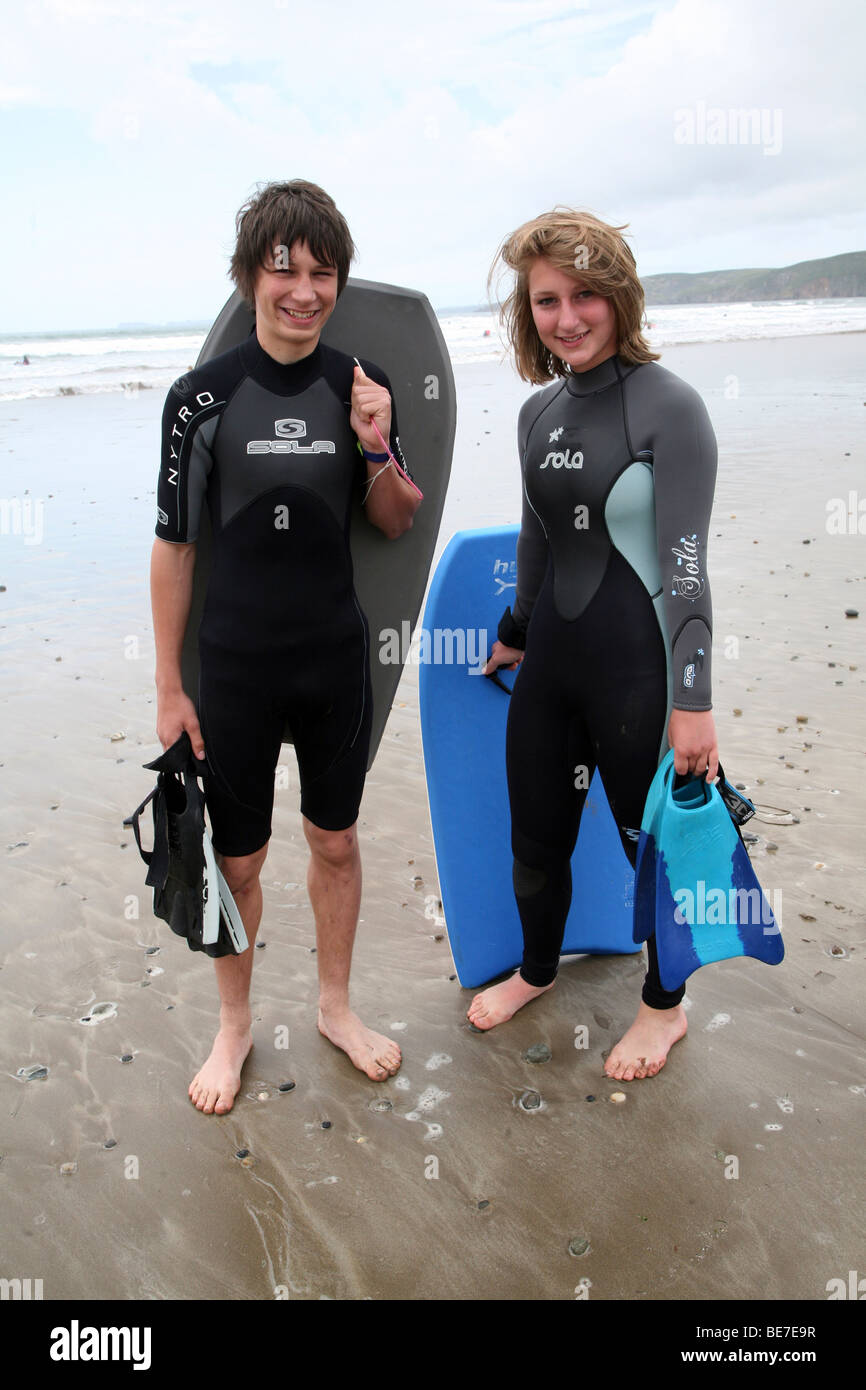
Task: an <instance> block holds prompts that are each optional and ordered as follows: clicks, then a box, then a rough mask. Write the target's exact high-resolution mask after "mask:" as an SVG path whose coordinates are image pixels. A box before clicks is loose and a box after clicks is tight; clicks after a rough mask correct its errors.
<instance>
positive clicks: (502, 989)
mask: <svg viewBox="0 0 866 1390" xmlns="http://www.w3.org/2000/svg"><path fill="white" fill-rule="evenodd" d="M553 985H554V981H551V982H550V984H549V985H528V984H527V983H526V981H525V980H524V978H523V976H522V975H521V974H520V971H519V970H518V971H516V972H515V973H514V974H513V975H512V976H511V978H510V979H509V980H503V981H502V983H501V984H498V985H491V986H490V988H489V989H485V990H482V991H481V993H480V994H476V996H475V998H474V999H473V1000H472V1003H471V1004H470V1005H469V1011H468V1013H467V1015H466V1017H467V1018H468V1019H469V1022H470V1023H473V1024H474V1025H475V1027H476V1028H495V1027H496V1025H497V1023H506V1022H507V1021H508V1019H509V1018H513V1017H514V1015H515V1014H516V1013H517V1010H518V1009H522V1008H523V1005H524V1004H528V1003H529V1001H530V1000H531V999H537V998H538V996H539V994H545V993H546V992H547V990H549V989H553Z"/></svg>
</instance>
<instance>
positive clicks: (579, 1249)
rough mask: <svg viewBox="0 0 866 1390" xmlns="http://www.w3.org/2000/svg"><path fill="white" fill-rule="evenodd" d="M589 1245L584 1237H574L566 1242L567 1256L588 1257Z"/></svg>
mask: <svg viewBox="0 0 866 1390" xmlns="http://www.w3.org/2000/svg"><path fill="white" fill-rule="evenodd" d="M589 1251H590V1244H589V1241H588V1240H587V1238H586V1236H575V1237H574V1238H573V1239H572V1240H570V1241H569V1242H568V1253H569V1255H588V1254H589Z"/></svg>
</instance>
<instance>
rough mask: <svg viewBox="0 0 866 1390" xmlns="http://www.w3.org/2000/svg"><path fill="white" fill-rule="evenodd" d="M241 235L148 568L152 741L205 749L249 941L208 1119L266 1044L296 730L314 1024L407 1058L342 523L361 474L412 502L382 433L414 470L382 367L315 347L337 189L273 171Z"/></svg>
mask: <svg viewBox="0 0 866 1390" xmlns="http://www.w3.org/2000/svg"><path fill="white" fill-rule="evenodd" d="M237 231H238V236H237V245H236V247H235V252H234V255H233V257H232V262H231V274H232V278H233V280H234V282H235V284H236V285H237V287H238V289H239V290H240V292H241V293H242V294H243V296H244V298H245V299H246V300H247V302H248V303H249V304H250V305H251V307H254V309H255V316H256V324H255V332H254V333H253V334H251V335H250V337H249V338H248V339H247V340H246V342H244V343H243V344H242V345H241V346H239V347H236V348H232V349H231V350H230V351H229V352H226V353H224V354H222V355H221V356H219V357H216V358H214V359H213V360H212V361H210V362H208V363H207V364H205V365H204V366H202V367H199V368H196V369H195V370H194V371H192V372H190V373H189V374H188V375H187V376H185V377H182V378H181V379H180V380H179V381H177V382H175V384H174V386H173V387H172V388H171V391H170V392H169V395H168V399H167V401H166V406H165V412H164V416H163V453H162V467H161V470H160V477H159V490H158V503H159V508H158V516H159V519H158V523H157V527H156V536H157V539H156V541H155V543H154V548H153V557H152V564H151V595H152V603H153V621H154V633H155V638H156V687H157V702H158V712H157V734H158V737H159V739H160V742H161V743H162V745H163V747H168V746H170V745H171V744H172V743H174V742H175V741H176V739H178V738H179V737H180V735H181V733H182V732H183V730H186V731H187V733H188V734H189V736H190V740H191V742H192V746H193V751H194V753H195V754H196V756H198V757H204V756H205V755H206V756H207V760H208V766H209V773H208V777H207V781H206V794H207V805H208V813H209V816H210V821H211V829H212V835H213V844H214V849H215V851H216V852H217V856H218V860H219V863H220V866H221V868H222V872H223V874H224V876H225V879H226V881H227V883H228V886H229V888H230V889H231V891H232V894H233V895H234V898H235V902H236V903H237V906H238V908H239V910H240V914H241V917H242V919H243V923H244V928H245V930H246V934H247V940H248V942H249V946H248V948H247V950H245V951H244V952H243V953H242V954H240V955H230V956H223V957H220V958H218V959H216V960H215V962H214V964H215V966H216V974H217V985H218V989H219V995H220V1027H219V1032H218V1033H217V1036H216V1040H215V1042H214V1045H213V1048H212V1050H211V1053H210V1056H209V1057H208V1059H207V1061H206V1062H205V1064H204V1066H203V1067H202V1068H201V1070H200V1071H199V1072H198V1074H197V1075H196V1076H195V1077H194V1079H193V1081H192V1083H191V1084H190V1087H189V1094H190V1098H191V1100H192V1101H193V1103H194V1104H195V1105H196V1106H197V1107H198V1109H199V1110H201V1111H203V1112H205V1113H206V1114H211V1113H214V1112H215V1113H217V1114H225V1113H226V1111H228V1110H230V1109H231V1108H232V1105H233V1103H234V1098H235V1096H236V1095H237V1092H238V1090H239V1089H240V1078H241V1069H242V1067H243V1064H244V1061H245V1060H246V1057H247V1055H248V1053H249V1050H250V1048H251V1047H252V1035H251V1031H250V1026H251V1015H250V978H251V974H252V964H253V950H254V944H255V938H256V933H257V931H258V926H259V922H260V919H261V913H262V892H261V885H260V875H261V871H262V866H263V864H264V862H265V857H266V855H267V842H268V839H269V836H270V833H271V812H272V807H273V793H274V772H275V769H276V765H277V761H278V759H279V755H280V746H281V738H282V734H283V729H284V726H285V723H286V721H288V723H289V726H290V728H291V730H292V737H293V740H294V745H295V752H296V754H297V758H298V767H299V771H300V781H301V812H302V816H303V825H304V833H305V836H306V839H307V843H308V845H309V849H310V859H309V866H308V872H307V887H308V891H309V895H310V901H311V904H312V907H313V914H314V917H315V922H316V941H317V961H318V972H319V1012H318V1026H319V1030H320V1032H321V1033H323V1034H324V1036H325V1037H327V1038H329V1039H330V1041H331V1042H333V1043H334V1044H335V1045H336V1046H337V1047H339V1048H341V1049H342V1050H343V1051H344V1052H345V1053H346V1054H347V1055H348V1056H349V1058H350V1059H351V1061H352V1062H353V1063H354V1065H355V1066H356V1067H358V1068H359V1070H361V1071H363V1072H365V1073H366V1074H367V1076H369V1077H370V1078H371V1079H373V1080H384V1079H385V1078H386V1077H388V1076H393V1075H394V1074H395V1073H396V1071H397V1069H398V1068H399V1066H400V1061H401V1056H400V1049H399V1047H398V1046H397V1044H396V1043H395V1042H394V1041H393V1040H392V1039H391V1038H387V1037H384V1036H383V1035H381V1034H379V1033H375V1032H373V1031H372V1030H371V1029H369V1028H367V1027H366V1026H365V1025H364V1024H363V1023H362V1022H361V1020H360V1019H359V1018H358V1017H357V1015H356V1014H355V1013H353V1012H352V1010H351V1009H350V1007H349V968H350V964H351V958H352V945H353V942H354V937H355V929H356V926H357V922H358V912H359V908H360V899H361V861H360V855H359V849H358V841H357V834H356V822H357V818H358V808H359V806H360V801H361V794H362V791H363V786H364V777H365V772H366V766H367V757H368V751H369V739H370V720H371V710H372V699H371V692H370V666H369V650H370V643H369V633H368V629H367V622H366V618H365V617H364V614H363V613H362V611H361V609H360V607H359V605H358V600H357V598H356V596H355V592H354V588H353V583H352V559H351V554H350V551H349V520H350V514H351V506H352V499H353V495H354V491H355V488H356V487H357V486H358V485H359V483H362V482H364V481H365V480H369V481H368V482H367V496H366V502H365V509H366V514H367V517H368V519H369V520H370V521H371V522H372V524H373V525H374V526H377V527H379V529H380V530H382V531H383V532H384V533H385V535H386V536H388V537H389V538H390V539H395V538H396V537H397V536H400V535H401V534H402V533H403V532H404V531H405V530H407V528H408V527H410V526H411V525H412V517H413V515H414V513H415V510H416V509H417V507H418V503H419V496H418V493H417V490H416V489H415V488H414V487H413V486H412V484H411V483H410V482H408V481H407V480H406V478H404V477H403V476H401V472H400V471H399V470H398V468H395V467H393V466H392V465H391V458H390V456H389V454H388V453H386V452H385V450H384V449H383V441H387V442H388V444H389V448H390V451H391V455H393V456H394V457H395V458H396V460H397V461H398V462H399V464H400V465H401V467H402V466H403V459H402V454H401V453H400V446H399V440H398V438H397V426H396V419H395V413H394V407H393V402H392V399H391V392H390V388H389V384H388V380H387V378H386V377H385V375H384V373H383V372H382V371H380V370H379V368H377V367H376V366H374V364H373V363H370V362H366V361H365V362H364V363H363V367H361V368H359V367H358V366H356V365H355V363H354V361H353V359H352V358H350V357H347V356H346V355H345V354H344V353H340V352H337V351H335V350H334V349H332V348H330V347H327V346H326V345H324V344H322V343H321V342H320V341H319V340H320V337H321V333H322V329H323V328H324V326H325V324H326V322H327V320H328V318H329V317H330V315H331V313H332V311H333V309H334V306H335V304H336V302H337V298H338V296H339V295H340V293H341V292H342V290H343V288H344V286H345V284H346V280H347V278H348V274H349V265H350V262H351V260H352V257H353V254H354V245H353V242H352V238H351V236H350V234H349V229H348V226H347V225H346V222H345V220H344V219H343V217H342V216H341V214H340V213H339V212H338V210H337V208H336V206H335V204H334V202H333V201H332V199H331V198H330V197H329V196H328V195H327V194H326V193H325V192H324V191H323V190H322V189H321V188H318V187H317V186H316V185H315V184H310V183H306V182H304V181H301V180H296V181H293V182H291V183H283V184H269V185H268V186H267V187H266V188H264V189H263V190H262V191H261V192H260V193H258V194H257V196H256V197H254V198H252V199H251V200H250V201H249V202H248V203H247V204H245V205H244V207H243V208H242V209H241V211H240V212H239V213H238V217H237ZM377 427H378V432H377ZM262 441H264V442H265V443H268V444H269V443H270V442H271V441H272V442H273V444H274V445H276V447H275V448H270V447H268V448H266V449H264V448H262V447H261V445H262ZM253 443H254V444H255V445H256V448H251V447H250V446H251V444H253ZM373 479H375V484H374V485H373ZM203 505H207V506H208V508H209V510H210V516H211V521H212V526H213V537H214V540H213V565H212V572H211V577H210V583H209V587H208V593H207V599H206V603H205V609H204V614H203V617H202V622H201V628H200V632H199V649H200V658H201V678H200V688H199V692H198V709H197V710H196V706H195V705H194V704H193V702H192V700H191V699H190V698H189V696H188V695H187V694H186V693H185V692H184V690H183V686H182V683H181V651H182V647H183V641H184V633H185V630H186V625H187V620H188V617H189V611H190V601H191V596H192V587H193V571H194V566H195V541H196V536H197V533H198V523H199V517H200V515H201V509H202V506H203Z"/></svg>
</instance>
